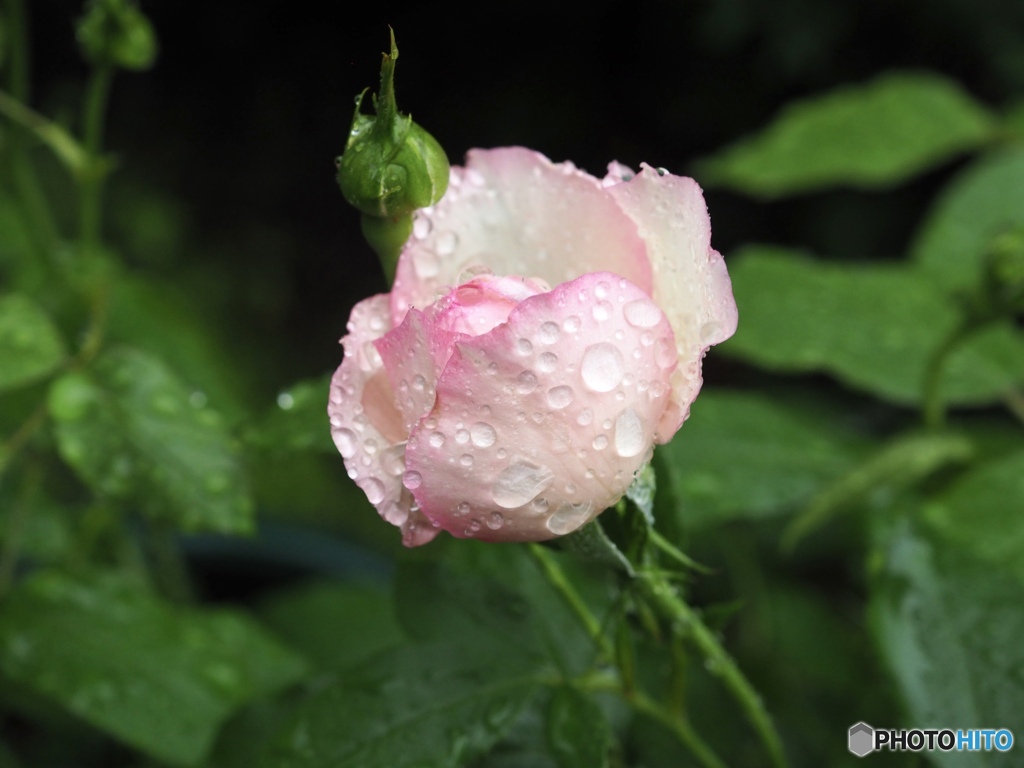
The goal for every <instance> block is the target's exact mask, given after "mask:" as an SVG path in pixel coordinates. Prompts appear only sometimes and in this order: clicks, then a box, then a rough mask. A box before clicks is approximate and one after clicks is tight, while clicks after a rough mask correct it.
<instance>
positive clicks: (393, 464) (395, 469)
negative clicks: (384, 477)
mask: <svg viewBox="0 0 1024 768" xmlns="http://www.w3.org/2000/svg"><path fill="white" fill-rule="evenodd" d="M380 465H381V466H382V467H384V471H385V472H387V473H388V474H389V475H391V476H392V477H398V476H399V475H401V474H402V473H404V472H405V443H402V444H400V445H393V446H391V447H390V448H388V449H387V450H386V451H384V452H383V453H381V455H380Z"/></svg>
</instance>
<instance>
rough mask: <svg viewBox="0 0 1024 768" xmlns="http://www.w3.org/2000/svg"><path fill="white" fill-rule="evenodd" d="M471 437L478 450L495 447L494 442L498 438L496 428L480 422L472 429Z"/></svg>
mask: <svg viewBox="0 0 1024 768" xmlns="http://www.w3.org/2000/svg"><path fill="white" fill-rule="evenodd" d="M469 435H470V437H471V438H472V440H473V445H475V446H477V447H478V448H490V447H491V446H492V445H494V441H495V440H496V439H497V437H498V435H497V433H496V432H495V431H494V427H492V426H491V425H490V424H488V423H487V422H486V421H478V422H477V423H476V424H474V425H473V426H472V427H470V428H469Z"/></svg>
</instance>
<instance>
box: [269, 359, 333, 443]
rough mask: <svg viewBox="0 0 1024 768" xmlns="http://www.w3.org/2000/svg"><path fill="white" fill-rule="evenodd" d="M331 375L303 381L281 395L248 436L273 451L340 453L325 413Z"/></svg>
mask: <svg viewBox="0 0 1024 768" xmlns="http://www.w3.org/2000/svg"><path fill="white" fill-rule="evenodd" d="M330 378H331V377H330V376H321V377H319V378H316V379H309V380H307V381H300V382H297V383H296V384H293V385H292V386H290V387H288V388H286V389H285V390H284V391H283V392H281V394H280V395H278V398H277V403H276V405H275V406H274V407H273V408H272V409H271V410H270V412H269V413H267V414H266V415H265V416H264V418H263V419H262V421H261V422H260V423H259V424H258V425H257V426H256V427H255V428H254V429H253V430H252V431H251V433H250V435H249V439H250V440H252V441H253V442H254V443H256V444H257V445H260V446H263V447H265V448H267V449H269V450H271V451H276V452H282V453H284V452H288V451H302V450H310V449H313V450H318V451H325V452H327V453H330V454H333V455H337V453H338V449H337V448H336V447H335V445H334V442H333V441H332V440H331V430H330V426H329V425H328V423H327V421H326V420H325V416H324V414H325V413H326V410H325V409H326V406H325V405H324V403H326V402H327V394H328V386H329V384H330Z"/></svg>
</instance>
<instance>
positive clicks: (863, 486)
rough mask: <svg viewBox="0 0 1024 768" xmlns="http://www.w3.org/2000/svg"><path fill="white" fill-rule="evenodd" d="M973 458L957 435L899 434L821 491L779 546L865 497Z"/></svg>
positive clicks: (902, 487) (791, 542) (966, 443)
mask: <svg viewBox="0 0 1024 768" xmlns="http://www.w3.org/2000/svg"><path fill="white" fill-rule="evenodd" d="M973 457H974V444H973V443H972V442H971V440H969V439H968V438H966V437H963V436H961V435H946V434H934V433H929V434H923V435H918V434H910V435H901V436H900V437H897V438H896V439H894V440H891V441H890V442H889V443H887V444H886V445H884V446H883V447H882V448H881V449H880V450H878V451H877V452H876V453H874V454H873V455H871V456H869V457H868V458H867V459H866V460H865V461H864V462H862V463H861V464H859V465H858V466H856V467H854V468H853V469H852V470H850V471H849V472H847V473H846V474H845V475H843V476H842V477H840V478H839V479H838V480H836V481H835V482H833V483H831V484H830V485H828V486H827V487H826V488H824V489H822V490H821V491H820V492H819V493H818V494H817V495H816V496H815V497H814V499H812V500H811V503H810V504H808V506H807V508H806V509H805V510H804V511H803V512H802V513H801V514H800V516H799V517H797V518H796V519H794V520H793V522H792V523H791V524H790V525H789V527H788V528H787V529H786V533H785V535H784V536H783V541H784V542H785V543H786V545H787V546H790V547H792V546H793V545H795V544H796V542H797V540H798V539H800V538H801V537H803V536H805V535H806V534H807V533H808V532H809V531H811V530H813V529H814V528H817V527H818V526H819V525H822V524H823V523H824V522H826V521H827V520H828V519H829V518H830V517H832V516H833V515H835V514H837V513H838V512H840V511H841V510H843V509H847V508H849V507H851V506H853V505H855V504H858V503H861V502H863V501H865V500H866V499H867V498H868V497H869V496H877V495H878V494H880V493H882V494H886V495H890V494H892V493H894V492H898V491H902V490H905V489H907V488H912V487H913V486H914V485H916V484H917V483H919V482H921V481H922V480H924V479H925V478H926V477H928V476H929V475H931V474H933V473H934V472H936V471H937V470H939V469H941V468H942V467H945V466H948V465H949V464H953V463H964V462H967V461H969V460H971V459H972V458H973Z"/></svg>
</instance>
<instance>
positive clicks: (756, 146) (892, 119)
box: [698, 72, 995, 198]
mask: <svg viewBox="0 0 1024 768" xmlns="http://www.w3.org/2000/svg"><path fill="white" fill-rule="evenodd" d="M994 128H995V121H994V119H993V116H992V115H991V114H990V113H989V112H988V110H986V109H985V108H984V107H982V106H981V105H980V104H978V103H977V102H976V101H974V100H973V99H971V98H970V97H969V96H968V95H967V94H965V93H964V92H963V91H962V90H961V89H960V88H959V86H957V85H956V84H955V83H953V82H952V81H950V80H947V79H946V78H943V77H940V76H939V75H936V74H931V73H926V72H917V73H911V72H896V73H888V74H884V75H882V76H880V77H878V78H876V79H875V80H873V81H871V82H869V83H867V84H864V85H854V86H845V87H842V88H838V89H836V90H834V91H832V92H830V93H827V94H825V95H823V96H816V97H812V98H810V99H806V100H803V101H799V102H795V103H793V104H791V105H789V106H788V107H786V108H785V109H784V110H783V111H782V112H781V113H780V114H779V116H778V117H777V118H776V119H775V120H774V122H772V123H771V124H770V125H769V126H768V127H767V128H765V129H764V130H763V131H762V132H761V133H759V134H757V135H755V136H752V137H749V138H747V139H744V140H741V141H740V142H739V143H738V144H735V145H734V146H732V147H729V148H727V149H725V150H723V151H722V152H720V153H719V154H718V155H716V156H713V157H711V158H709V159H707V160H705V161H704V162H703V163H701V165H700V167H699V169H698V176H700V178H701V180H702V182H706V183H709V184H717V185H721V186H727V187H731V188H733V189H737V190H740V191H743V192H747V193H749V194H752V195H756V196H758V197H766V198H770V197H781V196H783V195H791V194H796V193H800V192H806V191H809V190H814V189H821V188H823V187H830V186H837V185H843V186H852V187H862V188H868V189H875V188H884V187H889V186H892V185H894V184H897V183H899V182H901V181H903V180H905V179H908V178H910V177H912V176H914V175H916V174H918V173H920V172H922V171H924V170H927V169H928V168H931V167H934V166H936V165H939V164H941V163H944V162H946V161H948V160H949V159H951V158H952V157H955V156H956V155H959V154H961V153H963V152H968V151H971V150H974V149H977V148H978V147H981V146H983V145H984V144H986V143H987V142H989V141H990V140H991V139H992V138H993V136H994V134H995V131H994Z"/></svg>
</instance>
